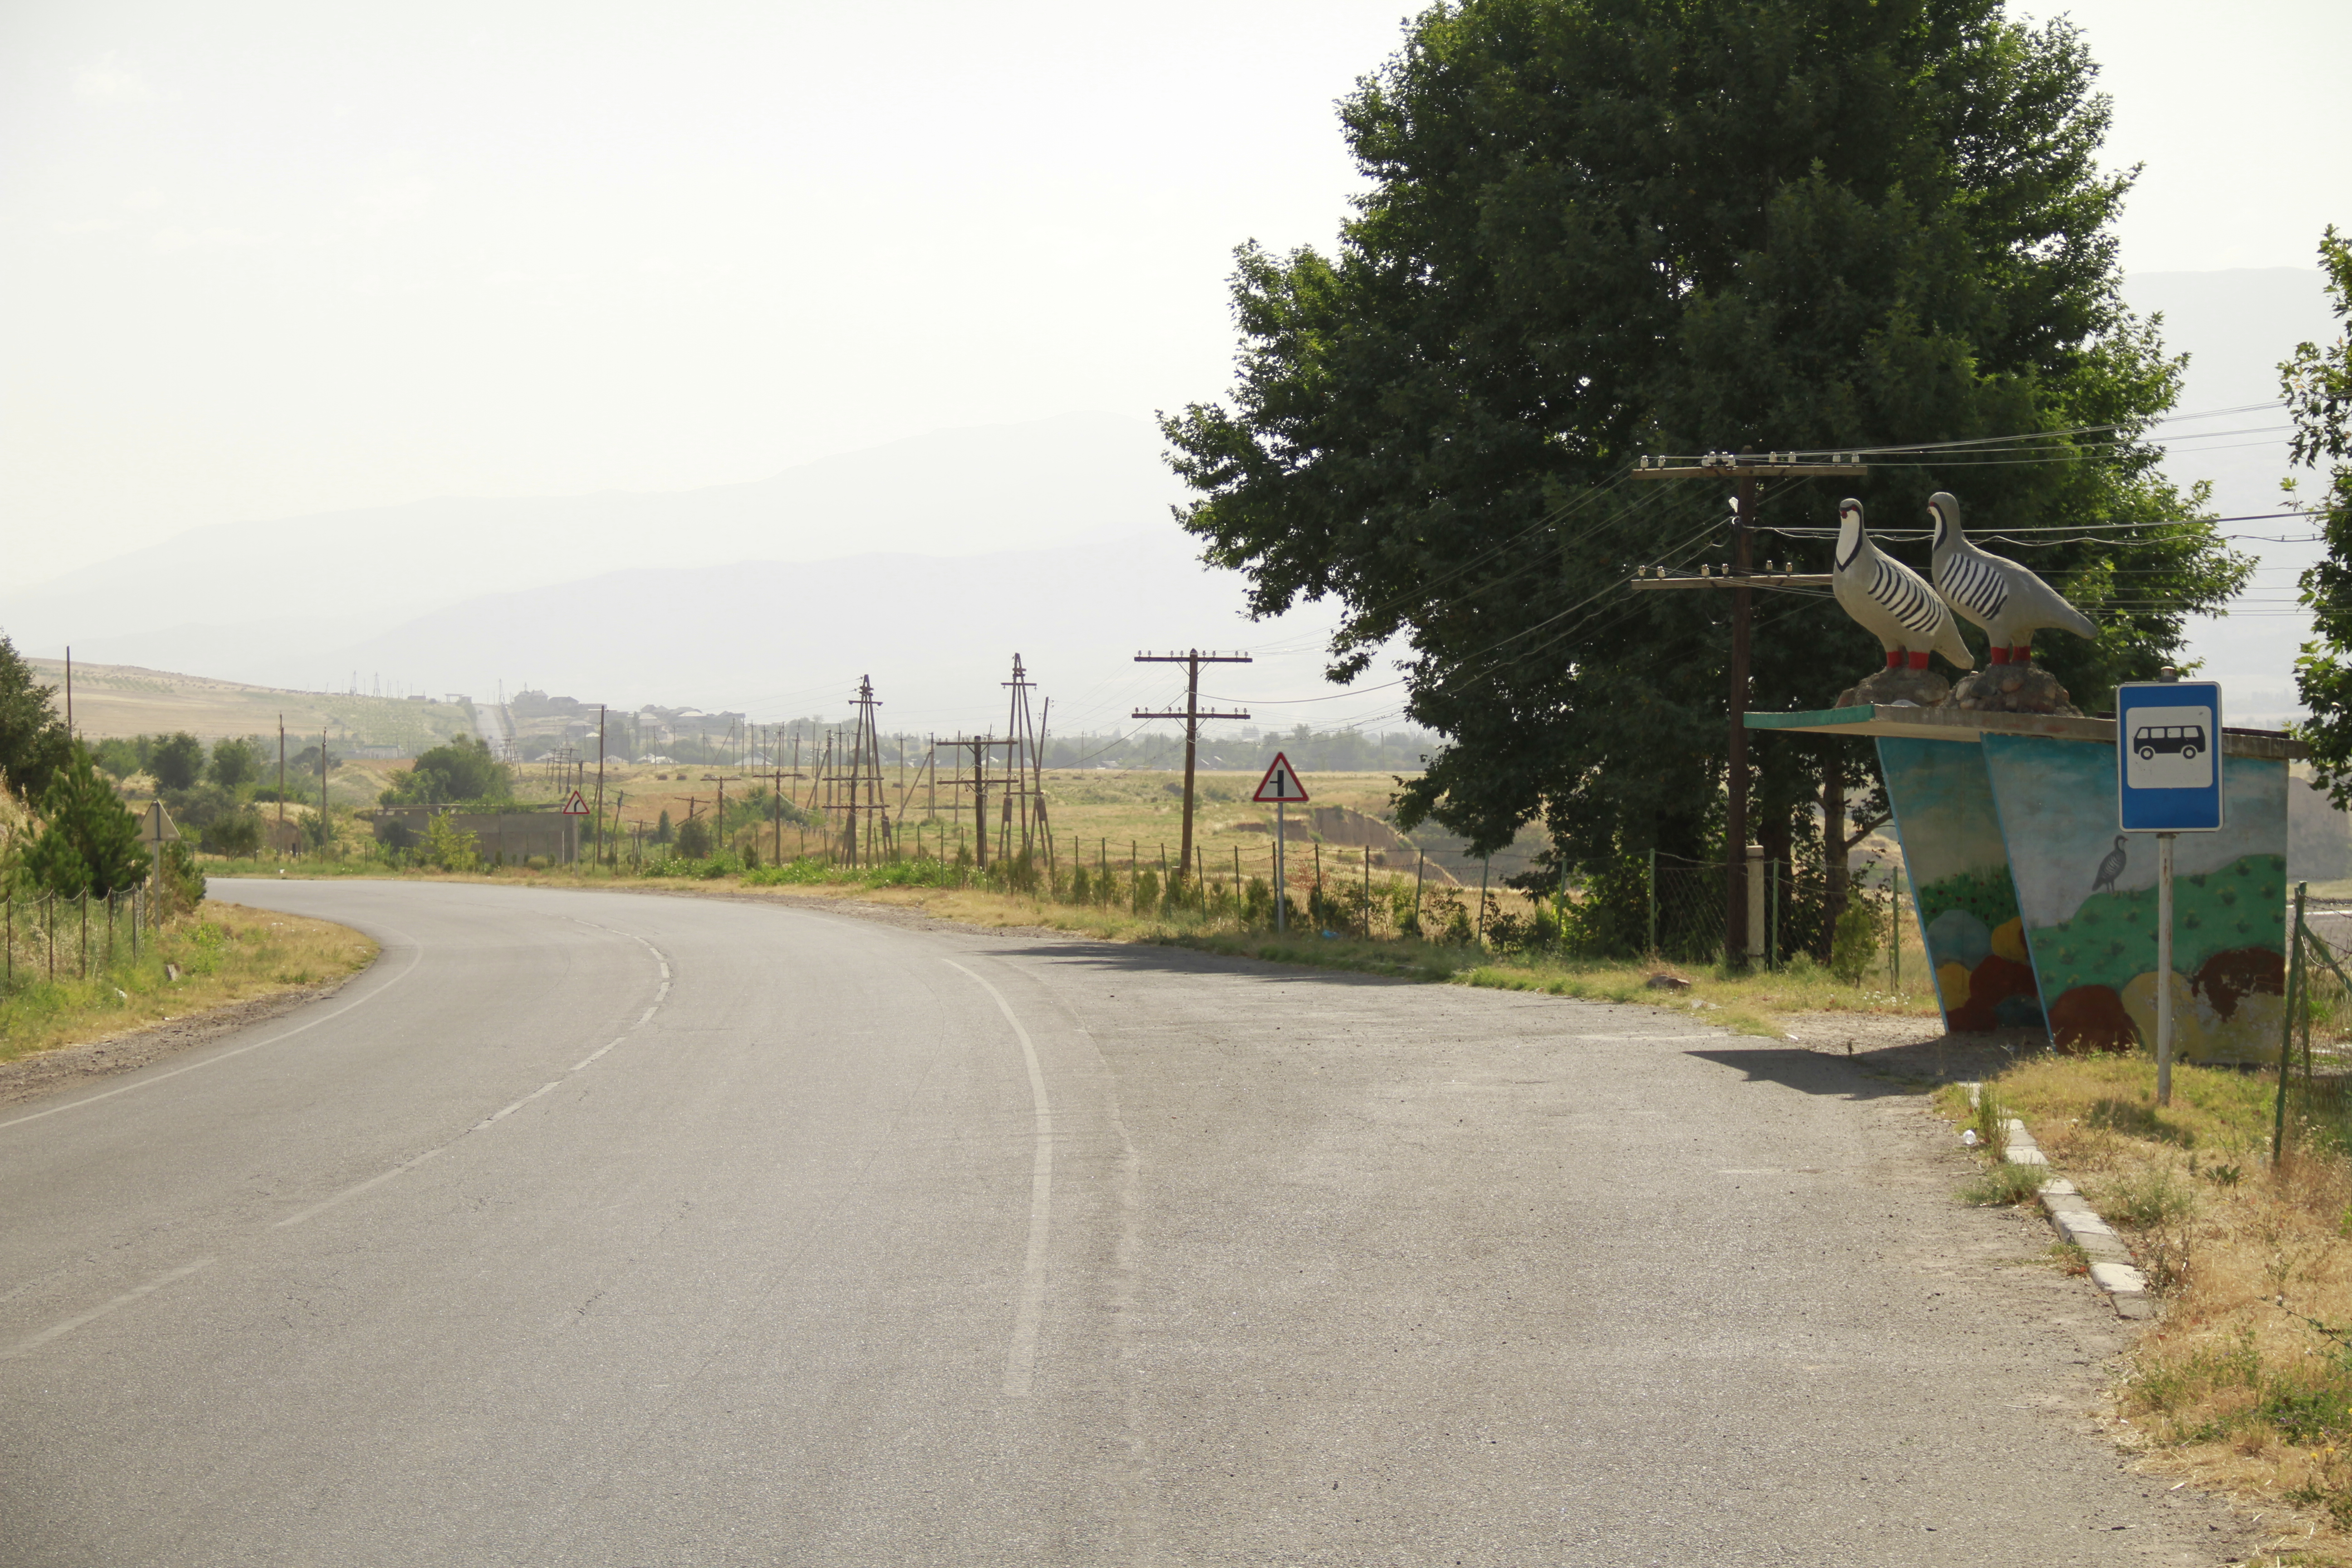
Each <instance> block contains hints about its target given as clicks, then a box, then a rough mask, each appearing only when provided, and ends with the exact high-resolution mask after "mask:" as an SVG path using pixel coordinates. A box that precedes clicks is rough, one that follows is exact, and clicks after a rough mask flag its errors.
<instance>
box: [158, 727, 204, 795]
mask: <svg viewBox="0 0 2352 1568" xmlns="http://www.w3.org/2000/svg"><path fill="white" fill-rule="evenodd" d="M147 771H148V773H151V774H152V775H153V776H154V779H155V787H156V788H158V789H164V790H184V789H194V788H195V786H196V781H197V780H198V779H200V778H202V777H204V776H205V743H204V742H202V741H199V740H197V739H196V738H195V737H194V735H191V734H189V733H188V732H187V731H185V730H181V731H174V732H173V733H172V734H170V735H166V736H165V737H164V738H163V739H162V740H161V741H158V742H155V744H154V746H153V748H152V749H151V750H150V751H149V752H148V753H147Z"/></svg>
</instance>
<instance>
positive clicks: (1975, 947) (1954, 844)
mask: <svg viewBox="0 0 2352 1568" xmlns="http://www.w3.org/2000/svg"><path fill="white" fill-rule="evenodd" d="M1878 759H1879V763H1880V765H1881V767H1882V768H1883V770H1884V771H1885V777H1886V794H1887V801H1888V804H1889V805H1892V806H1893V807H1894V810H1895V837H1897V838H1898V839H1899V840H1900V841H1901V843H1902V846H1903V862H1904V865H1905V867H1906V868H1907V869H1908V871H1909V872H1910V877H1911V897H1912V902H1913V905H1914V907H1915V908H1916V910H1917V911H1918V916H1919V928H1920V935H1921V937H1922V939H1923V940H1924V941H1925V942H1926V943H1927V961H1928V963H1929V964H1930V965H1931V966H1932V967H1933V968H1934V970H1935V972H1936V1000H1937V1004H1938V1005H1940V1006H1941V1007H1942V1008H1943V1012H1944V1027H1945V1028H1947V1029H1949V1030H1952V1031H1954V1032H1955V1033H1961V1034H1977V1033H1982V1032H1984V1031H1987V1030H1990V1029H2008V1028H2022V1027H2027V1026H2035V1027H2038V1026H2041V1025H2042V994H2041V992H2040V990H2039V989H2038V988H2037V986H2036V985H2035V984H2034V974H2033V965H2032V960H2031V958H2030V957H2029V956H2028V950H2027V947H2026V943H2025V935H2024V931H2023V927H2022V925H2021V921H2020V920H2019V916H2018V903H2017V889H2016V888H2015V886H2014V885H2013V883H2012V882H2011V875H2010V858H2009V849H2008V847H2007V845H2006V844H2005V842H2004V840H2003V838H2002V836H2001V823H2000V813H1999V811H1998V810H1997V809H1996V807H1995V805H1994V802H1993V795H1992V784H1991V781H1990V777H1989V776H1988V775H1987V773H1986V772H1985V764H1984V757H1983V754H1982V752H1980V751H1979V748H1978V747H1976V746H1974V745H1970V744H1969V743H1967V742H1958V741H1919V740H1909V739H1900V738H1896V737H1893V736H1889V737H1885V738H1883V739H1881V740H1880V742H1878Z"/></svg>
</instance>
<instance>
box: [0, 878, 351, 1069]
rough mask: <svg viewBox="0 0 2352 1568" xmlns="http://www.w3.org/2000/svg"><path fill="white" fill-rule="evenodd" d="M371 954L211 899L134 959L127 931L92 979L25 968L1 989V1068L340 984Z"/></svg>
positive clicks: (290, 919)
mask: <svg viewBox="0 0 2352 1568" xmlns="http://www.w3.org/2000/svg"><path fill="white" fill-rule="evenodd" d="M149 937H152V938H153V940H152V941H151V940H149ZM375 952H376V946H375V943H373V942H370V941H369V940H368V939H367V938H366V937H363V936H362V935H361V934H360V933H359V932H357V931H351V930H348V929H346V928H345V927H342V926H339V925H332V924H330V923H329V922H328V921H315V920H307V919H304V918H303V917H301V916H299V915H287V914H278V913H275V912H272V911H270V910H248V909H245V908H242V907H240V906H238V905H236V904H229V903H221V902H218V901H215V900H205V903H204V904H203V905H202V906H201V907H200V908H198V909H197V910H196V911H195V912H194V914H192V915H186V916H183V917H181V918H179V919H177V920H174V921H171V922H170V923H169V924H168V925H166V926H165V927H164V929H163V931H162V932H161V933H160V934H159V933H152V932H151V933H148V936H144V937H142V939H141V942H140V952H139V956H138V958H137V959H136V960H134V959H132V958H131V953H130V943H129V940H128V935H127V932H125V933H122V934H121V935H120V937H119V940H118V942H117V943H116V947H115V952H114V954H113V956H112V959H111V961H109V959H108V957H107V955H106V954H105V952H104V950H103V948H102V947H101V948H100V949H99V950H98V951H97V952H94V953H93V955H92V960H91V963H90V966H89V974H88V975H87V976H86V977H85V976H81V975H78V974H68V973H60V974H59V975H58V978H57V979H55V980H51V979H49V978H48V977H47V973H41V974H39V976H38V977H37V978H33V979H29V980H27V979H26V975H25V973H24V972H23V971H22V970H21V969H20V970H19V972H18V973H17V976H16V978H17V980H18V981H19V982H21V983H22V984H16V985H14V986H11V987H9V988H7V989H5V991H0V1062H6V1061H14V1060H16V1058H19V1057H23V1056H26V1055H28V1054H30V1053H32V1052H35V1051H44V1050H49V1049H52V1048H54V1047H58V1046H71V1045H79V1044H82V1043H84V1042H86V1041H89V1040H97V1039H103V1038H105V1037H108V1036H110V1035H120V1034H122V1033H125V1032H126V1031H129V1030H132V1029H138V1028H143V1027H145V1026H148V1025H150V1024H160V1023H163V1022H166V1021H169V1020H173V1019H181V1018H186V1017H189V1016H194V1015H195V1014H199V1013H203V1012H205V1011H208V1010H210V1009H212V1008H215V1007H220V1006H226V1005H229V1004H231V1003H235V1002H247V1001H251V1000H253V999H255V998H257V997H262V996H270V995H275V994H279V993H282V992H287V991H294V990H299V989H300V988H302V987H304V986H308V985H318V984H324V983H327V982H330V981H334V980H340V979H341V978H342V977H344V976H345V975H347V974H350V973H352V972H353V971H355V970H359V969H362V968H365V967H366V966H367V964H368V963H369V962H370V961H371V960H373V958H374V957H375ZM79 956H80V955H79V945H78V944H77V945H76V947H75V948H74V950H73V951H72V953H71V957H70V959H69V960H68V963H70V964H72V965H73V966H74V967H79ZM18 957H19V959H20V960H21V959H22V957H23V953H21V952H20V953H19V954H18ZM167 964H168V965H171V966H173V967H174V968H177V969H178V970H179V972H180V978H179V979H177V980H173V978H171V973H170V970H168V969H167V968H166V967H165V966H166V965H167ZM60 967H61V969H62V968H64V967H66V966H65V965H61V966H60ZM44 969H46V965H45V966H44Z"/></svg>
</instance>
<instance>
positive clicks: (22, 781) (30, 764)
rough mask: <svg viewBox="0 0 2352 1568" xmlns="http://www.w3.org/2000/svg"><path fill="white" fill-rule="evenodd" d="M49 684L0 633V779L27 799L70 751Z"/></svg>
mask: <svg viewBox="0 0 2352 1568" xmlns="http://www.w3.org/2000/svg"><path fill="white" fill-rule="evenodd" d="M56 694H57V688H56V687H54V686H44V685H42V684H41V683H40V682H39V681H38V680H37V679H35V678H34V675H33V667H32V666H31V665H29V664H27V663H26V662H25V659H24V657H23V656H22V655H20V654H19V653H17V651H16V644H14V643H12V642H10V641H9V640H8V638H7V637H5V636H0V779H5V786H6V787H7V788H9V789H13V790H15V791H16V793H17V794H18V795H21V796H23V797H24V798H25V799H26V800H38V799H40V798H41V795H42V793H43V792H44V791H46V790H47V788H48V787H49V778H50V775H51V774H53V773H56V772H57V770H58V768H60V767H62V766H63V765H64V764H65V762H66V759H67V757H68V755H70V754H71V752H72V751H73V742H72V739H71V737H69V736H68V734H67V733H66V724H65V721H64V720H63V719H61V718H59V717H58V710H57V704H56V702H55V701H54V700H53V699H54V698H55V696H56Z"/></svg>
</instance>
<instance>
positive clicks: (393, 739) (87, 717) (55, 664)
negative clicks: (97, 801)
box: [26, 658, 474, 755]
mask: <svg viewBox="0 0 2352 1568" xmlns="http://www.w3.org/2000/svg"><path fill="white" fill-rule="evenodd" d="M26 662H27V663H29V664H30V665H32V666H33V668H35V669H36V670H37V672H38V673H39V677H40V679H42V680H43V681H44V682H46V683H47V684H49V685H53V686H55V687H57V688H58V694H57V696H56V697H55V698H54V699H53V701H54V702H55V703H56V705H57V709H58V711H59V712H60V713H62V712H63V711H64V710H65V661H64V660H62V659H54V658H35V659H27V660H26ZM281 715H282V716H283V717H284V719H285V721H286V731H287V735H288V737H289V740H291V739H292V738H293V737H296V736H307V737H310V738H314V739H315V738H316V737H317V735H318V733H319V731H320V730H321V729H322V728H323V729H324V730H326V731H327V732H328V735H329V737H330V744H331V746H332V747H333V748H334V749H336V750H338V751H341V750H345V749H348V748H350V747H352V746H394V747H398V748H399V749H400V750H401V751H402V752H404V753H407V754H411V755H413V754H414V753H415V752H418V751H421V750H423V749H424V748H425V747H427V746H431V745H435V744H436V743H438V742H442V741H446V740H448V739H449V738H450V737H451V736H453V735H469V734H471V733H473V728H474V726H473V718H472V713H471V710H469V709H468V708H467V707H466V706H465V705H463V704H459V703H449V702H437V701H436V702H411V701H405V700H399V699H395V698H390V697H359V696H351V695H347V694H345V693H342V692H334V691H284V690H279V689H277V688H274V687H268V686H243V685H239V684H238V683H237V682H236V681H233V680H213V679H206V678H205V677H204V676H199V675H176V674H173V673H172V672H171V671H169V670H161V669H142V668H139V667H138V666H136V665H127V664H82V663H79V662H77V663H76V664H75V665H74V671H73V718H74V729H75V731H77V732H79V734H81V735H82V736H84V737H85V738H87V739H89V740H103V739H105V738H106V737H108V736H110V735H159V734H167V733H169V732H171V731H174V730H185V731H188V732H189V733H190V734H192V735H194V736H196V737H198V738H199V739H201V740H204V741H205V742H212V741H217V740H222V739H224V738H226V737H229V736H236V735H268V734H275V733H277V731H278V719H279V717H280V716H281Z"/></svg>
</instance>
